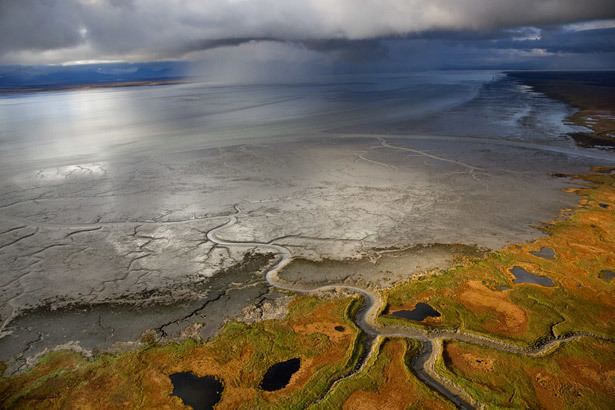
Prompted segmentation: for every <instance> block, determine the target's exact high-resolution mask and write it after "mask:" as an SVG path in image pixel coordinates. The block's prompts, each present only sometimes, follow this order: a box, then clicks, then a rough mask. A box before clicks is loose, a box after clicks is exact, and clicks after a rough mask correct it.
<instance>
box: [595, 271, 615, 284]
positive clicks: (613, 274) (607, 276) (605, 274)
mask: <svg viewBox="0 0 615 410" xmlns="http://www.w3.org/2000/svg"><path fill="white" fill-rule="evenodd" d="M598 277H600V279H602V280H604V281H607V282H610V281H611V280H612V279H613V278H615V271H612V270H601V271H600V273H599V274H598Z"/></svg>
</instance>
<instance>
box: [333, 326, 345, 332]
mask: <svg viewBox="0 0 615 410" xmlns="http://www.w3.org/2000/svg"><path fill="white" fill-rule="evenodd" d="M334 329H335V330H337V331H338V332H343V331H344V330H346V328H345V327H344V326H335V327H334Z"/></svg>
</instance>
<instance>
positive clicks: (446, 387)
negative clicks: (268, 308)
mask: <svg viewBox="0 0 615 410" xmlns="http://www.w3.org/2000/svg"><path fill="white" fill-rule="evenodd" d="M235 211H236V213H235V214H234V215H232V216H231V217H230V219H229V221H228V222H227V223H225V224H223V225H220V226H218V227H217V228H214V229H212V230H210V231H209V232H208V233H207V239H209V240H210V241H212V242H213V243H216V244H218V245H223V246H244V247H258V248H265V249H270V250H271V251H273V252H274V253H275V254H277V255H278V259H277V261H276V262H275V263H274V264H273V265H272V266H270V267H269V269H268V270H267V272H266V273H265V279H266V280H267V282H268V283H269V285H271V286H273V287H275V288H278V289H283V290H287V291H291V292H295V293H300V294H318V293H322V292H327V291H332V290H346V291H349V292H352V293H356V294H359V295H361V297H362V298H363V300H364V308H362V309H359V311H358V313H357V315H356V317H355V318H354V322H355V324H356V325H357V326H358V327H359V328H360V329H361V330H362V331H363V332H365V333H366V334H367V335H368V336H371V337H370V338H369V340H371V344H372V345H373V343H374V340H376V338H377V337H379V336H380V337H389V338H393V337H396V338H409V339H413V340H417V341H419V342H420V343H421V353H420V355H418V356H417V357H415V359H414V360H413V361H412V367H413V370H414V373H415V374H416V376H417V377H418V378H419V379H420V380H421V381H422V382H424V383H425V384H427V385H428V386H430V387H431V388H433V389H434V390H436V391H438V392H439V393H440V394H442V395H443V396H444V397H446V398H447V399H448V400H450V401H451V402H453V403H454V404H455V405H456V406H457V407H459V408H463V409H467V408H470V409H471V408H477V407H478V408H481V407H483V406H482V405H481V403H478V402H477V401H476V400H474V399H473V398H472V397H471V396H470V395H469V394H468V393H466V392H465V391H464V390H463V389H462V388H461V387H460V386H458V385H457V384H455V383H454V382H453V381H451V380H449V379H446V378H444V377H442V376H441V375H440V374H439V373H438V372H437V371H436V370H435V364H436V361H437V360H438V358H439V357H441V355H442V348H443V341H444V340H455V341H460V342H465V343H470V344H474V345H478V346H483V347H488V348H490V349H494V350H499V351H504V352H508V353H514V354H519V355H524V356H532V357H540V356H546V355H548V354H549V353H552V352H553V351H554V350H556V349H557V348H558V347H559V346H560V345H561V344H562V343H565V342H569V341H573V340H578V339H580V338H583V337H592V338H595V339H602V340H608V341H615V339H610V338H604V337H601V336H599V335H593V334H589V333H582V332H574V333H570V334H567V335H566V336H560V337H554V338H551V339H549V340H547V341H544V342H543V343H541V344H539V345H536V346H532V347H522V346H519V345H516V344H512V343H507V342H505V341H503V340H500V339H496V338H492V337H489V336H486V335H477V334H472V333H470V332H467V331H465V330H461V329H457V330H455V331H451V330H436V329H434V330H428V329H421V328H418V327H401V326H382V325H381V324H379V323H378V321H377V317H378V314H379V313H380V312H381V311H382V309H384V301H383V300H382V298H381V297H380V295H379V294H378V293H376V292H374V291H372V290H370V289H365V288H361V287H357V286H351V285H347V284H344V283H339V284H330V285H325V286H319V287H314V288H310V287H302V286H297V285H295V284H291V283H289V282H286V281H284V280H283V279H282V278H280V275H279V274H280V272H281V271H282V270H283V269H284V268H285V267H286V266H287V265H288V264H289V263H290V262H292V259H293V257H292V254H291V252H290V251H289V250H288V248H286V247H284V246H281V245H276V244H271V243H265V242H250V241H232V240H227V239H222V238H220V237H219V236H218V233H219V232H220V231H222V230H224V229H226V228H229V227H231V226H233V225H235V224H236V223H237V221H238V216H239V215H240V214H241V209H240V208H239V206H237V205H235ZM373 351H374V349H372V346H368V352H369V353H368V355H366V356H365V357H364V358H363V361H364V363H365V362H366V361H367V359H368V357H369V354H372V353H373ZM362 365H363V363H361V364H360V365H359V366H357V367H356V369H357V370H356V372H358V371H360V370H361V368H362ZM346 377H348V376H346Z"/></svg>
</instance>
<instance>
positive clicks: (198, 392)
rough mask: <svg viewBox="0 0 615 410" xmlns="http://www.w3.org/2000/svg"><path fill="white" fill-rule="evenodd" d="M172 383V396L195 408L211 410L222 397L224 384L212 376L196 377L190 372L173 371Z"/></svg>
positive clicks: (197, 409)
mask: <svg viewBox="0 0 615 410" xmlns="http://www.w3.org/2000/svg"><path fill="white" fill-rule="evenodd" d="M170 378H171V382H172V383H173V393H172V394H173V396H177V397H179V398H180V399H182V401H183V402H184V404H186V405H188V406H190V407H192V408H193V409H195V410H211V409H213V408H214V406H215V404H216V403H218V402H219V401H220V398H221V397H222V390H224V386H223V385H222V382H220V380H218V379H216V378H215V377H213V376H203V377H198V376H195V375H194V374H192V373H190V372H182V373H174V374H172V375H171V376H170Z"/></svg>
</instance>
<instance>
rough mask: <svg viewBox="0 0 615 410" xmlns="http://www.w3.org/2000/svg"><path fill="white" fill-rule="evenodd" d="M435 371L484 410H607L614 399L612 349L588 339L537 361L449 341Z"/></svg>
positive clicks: (610, 345)
mask: <svg viewBox="0 0 615 410" xmlns="http://www.w3.org/2000/svg"><path fill="white" fill-rule="evenodd" d="M439 370H440V371H441V372H442V373H443V374H445V375H446V376H448V377H450V378H451V379H453V380H454V381H455V382H456V383H457V384H459V385H460V386H462V387H463V388H464V389H465V390H466V391H467V392H468V393H470V394H471V395H472V396H473V397H474V398H475V399H477V400H478V401H479V402H481V403H484V404H486V405H487V407H489V408H503V407H507V408H534V409H535V408H544V409H608V408H612V400H613V397H615V345H613V343H607V342H602V341H596V340H590V339H582V340H578V341H572V342H569V343H567V344H565V345H563V346H562V347H560V348H559V349H558V350H557V351H555V352H553V353H552V354H550V355H548V356H545V357H538V358H532V357H523V356H518V355H515V354H511V353H503V352H496V351H493V350H490V349H487V348H483V347H479V346H474V345H469V344H465V343H456V342H454V343H453V342H449V343H446V344H445V348H444V360H443V365H442V366H440V369H439Z"/></svg>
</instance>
